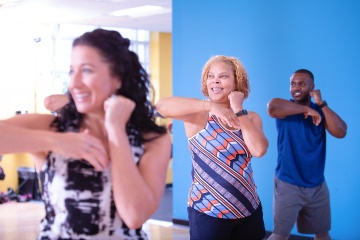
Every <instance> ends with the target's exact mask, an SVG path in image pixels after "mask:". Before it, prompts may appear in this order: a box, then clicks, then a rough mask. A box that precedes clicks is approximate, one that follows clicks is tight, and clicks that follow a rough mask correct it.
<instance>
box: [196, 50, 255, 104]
mask: <svg viewBox="0 0 360 240" xmlns="http://www.w3.org/2000/svg"><path fill="white" fill-rule="evenodd" d="M215 62H224V63H227V64H229V65H230V66H231V67H232V68H233V70H234V78H235V91H239V92H242V93H244V99H245V98H247V97H248V96H249V93H250V84H249V79H248V76H247V73H246V70H245V68H244V66H243V65H242V64H241V62H240V61H239V59H237V58H235V57H228V56H223V55H216V56H214V57H212V58H210V59H209V60H208V61H207V62H206V63H205V65H204V67H203V70H202V74H201V91H202V93H203V95H204V96H205V97H208V96H209V93H208V90H207V86H206V81H207V79H208V74H209V70H210V66H211V65H212V64H213V63H215Z"/></svg>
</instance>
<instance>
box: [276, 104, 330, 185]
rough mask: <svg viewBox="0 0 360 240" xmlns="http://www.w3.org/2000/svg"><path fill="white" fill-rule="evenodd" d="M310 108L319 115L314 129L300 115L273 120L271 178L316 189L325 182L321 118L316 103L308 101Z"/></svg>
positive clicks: (324, 142) (323, 135) (324, 136)
mask: <svg viewBox="0 0 360 240" xmlns="http://www.w3.org/2000/svg"><path fill="white" fill-rule="evenodd" d="M310 107H311V108H312V109H315V110H316V111H318V112H319V113H320V115H321V122H320V124H319V125H318V126H316V125H315V124H313V121H312V117H311V116H309V117H308V118H307V119H305V118H304V114H295V115H290V116H287V117H285V118H283V119H278V118H277V119H276V128H277V131H278V143H277V148H278V160H277V166H276V169H275V176H276V177H277V178H279V179H280V180H282V181H284V182H287V183H290V184H293V185H297V186H301V187H316V186H319V185H320V184H322V183H323V182H324V180H325V177H324V169H325V155H326V131H325V127H324V122H325V118H324V114H323V113H322V111H321V110H320V109H319V107H318V106H317V105H316V104H314V103H313V102H311V104H310Z"/></svg>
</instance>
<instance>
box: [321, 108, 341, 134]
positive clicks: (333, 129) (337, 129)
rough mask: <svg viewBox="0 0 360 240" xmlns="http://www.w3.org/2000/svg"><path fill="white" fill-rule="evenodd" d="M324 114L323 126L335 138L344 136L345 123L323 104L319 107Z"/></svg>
mask: <svg viewBox="0 0 360 240" xmlns="http://www.w3.org/2000/svg"><path fill="white" fill-rule="evenodd" d="M321 110H322V111H323V113H324V116H325V128H326V130H328V132H329V133H330V134H331V135H333V136H334V137H336V138H343V137H345V136H346V131H347V125H346V123H345V122H344V121H343V120H342V119H341V118H340V117H339V115H337V114H336V113H335V112H334V111H333V110H331V108H329V107H328V106H325V107H323V108H322V109H321Z"/></svg>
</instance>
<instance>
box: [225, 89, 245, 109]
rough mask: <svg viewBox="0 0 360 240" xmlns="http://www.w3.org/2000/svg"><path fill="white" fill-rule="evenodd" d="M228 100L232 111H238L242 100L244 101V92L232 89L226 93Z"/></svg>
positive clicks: (241, 107)
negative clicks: (232, 90)
mask: <svg viewBox="0 0 360 240" xmlns="http://www.w3.org/2000/svg"><path fill="white" fill-rule="evenodd" d="M228 98H229V101H230V107H231V109H232V110H233V111H234V113H237V112H238V111H240V110H242V109H243V106H242V105H243V102H244V93H242V92H238V91H234V92H231V93H230V94H229V95H228Z"/></svg>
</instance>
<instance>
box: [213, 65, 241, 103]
mask: <svg viewBox="0 0 360 240" xmlns="http://www.w3.org/2000/svg"><path fill="white" fill-rule="evenodd" d="M206 86H207V90H208V93H209V98H210V100H211V101H214V102H229V99H228V95H229V94H230V93H231V92H232V91H234V90H235V77H234V70H233V68H232V66H231V65H229V64H228V63H225V62H214V63H213V64H211V66H210V69H209V73H208V76H207V80H206Z"/></svg>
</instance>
